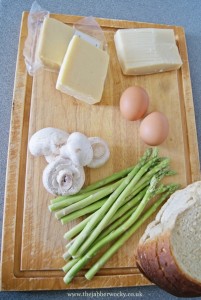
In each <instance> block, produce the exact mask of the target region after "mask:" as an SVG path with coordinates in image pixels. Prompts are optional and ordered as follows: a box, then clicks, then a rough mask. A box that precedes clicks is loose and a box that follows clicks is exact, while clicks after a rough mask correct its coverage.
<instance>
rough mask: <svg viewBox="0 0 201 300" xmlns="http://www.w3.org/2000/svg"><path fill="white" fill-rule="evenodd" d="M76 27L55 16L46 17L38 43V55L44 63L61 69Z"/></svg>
mask: <svg viewBox="0 0 201 300" xmlns="http://www.w3.org/2000/svg"><path fill="white" fill-rule="evenodd" d="M73 34H74V29H73V28H72V27H71V26H68V25H66V24H64V23H62V22H60V21H57V20H56V19H53V18H45V20H44V22H43V24H42V27H41V31H40V35H39V40H38V45H37V51H36V55H37V57H38V58H39V60H40V61H41V62H42V64H43V65H44V66H46V67H48V68H50V69H56V70H59V69H60V66H61V64H62V61H63V58H64V55H65V53H66V50H67V48H68V45H69V42H70V40H71V39H72V37H73Z"/></svg>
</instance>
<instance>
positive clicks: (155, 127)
mask: <svg viewBox="0 0 201 300" xmlns="http://www.w3.org/2000/svg"><path fill="white" fill-rule="evenodd" d="M168 133H169V123H168V119H167V117H166V116H165V115H164V114H163V113H161V112H158V111H157V112H152V113H150V114H149V115H147V116H146V117H145V118H144V119H143V120H142V122H141V124H140V137H141V139H142V140H143V141H144V142H145V143H146V144H147V145H150V146H157V145H160V144H162V143H163V142H164V141H165V139H166V138H167V136H168Z"/></svg>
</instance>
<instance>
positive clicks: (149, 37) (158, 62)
mask: <svg viewBox="0 0 201 300" xmlns="http://www.w3.org/2000/svg"><path fill="white" fill-rule="evenodd" d="M114 42H115V46H116V51H117V56H118V60H119V62H120V65H121V68H122V72H123V73H124V74H125V75H145V74H151V73H158V72H165V71H170V70H175V69H178V68H180V67H181V65H182V61H181V57H180V55H179V51H178V48H177V45H176V41H175V36H174V31H173V30H172V29H157V28H139V29H119V30H117V32H116V33H115V35H114Z"/></svg>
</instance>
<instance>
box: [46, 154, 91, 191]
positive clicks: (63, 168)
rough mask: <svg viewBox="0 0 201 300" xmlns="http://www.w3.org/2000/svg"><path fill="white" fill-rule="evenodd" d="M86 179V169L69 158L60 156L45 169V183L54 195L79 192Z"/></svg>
mask: <svg viewBox="0 0 201 300" xmlns="http://www.w3.org/2000/svg"><path fill="white" fill-rule="evenodd" d="M84 181H85V173H84V169H83V167H81V166H78V165H77V166H76V165H74V164H73V162H72V161H71V160H70V159H68V158H66V159H65V158H61V157H58V158H57V159H56V160H55V161H52V162H51V163H49V164H48V165H47V167H46V168H45V169H44V171H43V185H44V187H45V188H46V190H47V191H48V192H49V193H51V194H53V195H73V194H75V193H78V192H79V190H80V189H81V188H82V186H83V184H84Z"/></svg>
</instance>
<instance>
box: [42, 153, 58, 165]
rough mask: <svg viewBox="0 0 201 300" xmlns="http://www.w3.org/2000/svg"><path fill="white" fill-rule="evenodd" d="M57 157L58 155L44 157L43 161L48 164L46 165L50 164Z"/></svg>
mask: <svg viewBox="0 0 201 300" xmlns="http://www.w3.org/2000/svg"><path fill="white" fill-rule="evenodd" d="M58 157H59V155H58V154H50V155H45V159H46V161H47V162H48V164H49V163H51V162H52V161H55V160H56V159H57V158H58Z"/></svg>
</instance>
